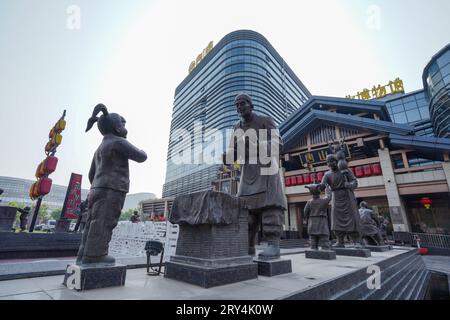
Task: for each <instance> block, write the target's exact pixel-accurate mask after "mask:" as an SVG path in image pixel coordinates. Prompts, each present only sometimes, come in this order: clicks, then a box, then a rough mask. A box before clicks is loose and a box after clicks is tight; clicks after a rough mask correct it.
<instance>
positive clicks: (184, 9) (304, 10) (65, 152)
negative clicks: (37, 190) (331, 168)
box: [0, 0, 450, 196]
mask: <svg viewBox="0 0 450 320" xmlns="http://www.w3.org/2000/svg"><path fill="white" fill-rule="evenodd" d="M448 12H450V2H449V1H448V0H430V1H421V0H395V1H392V0H389V1H387V0H383V1H377V0H374V1H365V0H358V1H356V0H348V1H345V0H336V1H333V0H329V1H325V0H323V1H299V0H295V1H282V0H278V1H262V0H256V1H248V0H245V1H243V0H239V1H235V0H227V1H213V0H208V1H206V0H205V1H187V0H184V1H168V0H155V1H150V0H133V1H123V0H72V1H66V0H40V1H37V0H34V1H33V0H0V119H1V133H2V139H1V146H0V150H1V156H0V175H4V176H12V177H20V178H26V179H33V178H34V172H35V169H36V166H37V165H38V163H39V162H40V161H42V160H43V159H44V157H45V156H44V151H43V149H44V146H45V143H46V141H47V135H48V131H49V130H50V128H51V127H52V126H53V124H54V122H55V121H56V120H57V119H58V118H59V117H60V116H61V114H62V112H63V110H64V109H66V110H67V118H66V119H67V130H66V131H65V132H64V134H63V142H62V145H61V146H60V148H59V149H58V153H57V156H58V157H59V160H60V162H59V166H58V169H57V171H56V172H55V173H54V174H52V175H51V178H52V179H53V181H54V183H57V184H63V185H67V184H68V182H69V178H70V173H71V172H75V173H80V174H83V175H84V182H83V187H84V188H89V183H88V181H87V173H88V170H89V166H90V163H91V159H92V155H93V153H94V152H95V149H96V148H97V146H98V145H99V143H100V142H101V138H102V137H101V135H100V133H99V132H98V130H96V129H95V130H91V131H90V132H88V133H85V132H84V130H85V127H86V121H87V119H88V118H89V116H90V114H91V112H92V109H93V107H94V106H95V105H96V104H97V103H99V102H102V103H104V104H106V105H107V107H108V108H109V109H110V111H111V112H117V113H120V114H121V115H123V116H124V117H125V118H126V119H127V128H128V131H129V135H128V139H129V141H130V142H132V143H133V144H135V145H136V146H137V147H139V148H141V149H144V150H145V151H146V152H147V154H148V156H149V159H148V160H147V161H146V162H145V163H143V164H134V163H133V164H132V165H131V167H130V171H131V172H130V176H131V190H130V191H131V192H132V193H135V192H152V193H155V194H156V195H158V196H160V195H161V192H162V185H163V183H164V178H165V170H166V163H165V160H166V156H167V144H168V139H169V128H170V119H171V114H172V107H173V97H174V91H175V87H176V86H177V85H178V84H179V83H180V82H181V81H182V80H183V79H184V77H186V76H187V74H188V67H189V63H190V62H191V61H192V60H194V58H195V57H196V56H197V55H198V54H199V53H200V52H201V51H202V50H203V48H205V47H206V46H207V44H208V43H209V41H211V40H212V41H213V42H214V44H216V43H218V42H219V41H220V39H221V38H222V37H223V36H225V35H226V34H227V33H229V32H232V31H235V30H239V29H251V30H254V31H257V32H259V33H261V34H262V35H264V36H265V37H266V38H267V39H268V40H269V42H271V43H272V45H273V46H274V47H275V49H276V50H277V51H278V52H279V53H280V55H281V56H282V57H283V58H284V59H285V61H286V62H287V64H289V65H290V67H291V68H292V69H293V70H294V72H295V73H296V74H297V76H298V77H299V78H300V79H301V80H302V82H303V83H304V84H305V86H306V87H307V88H308V89H309V90H310V91H311V92H312V94H314V95H329V96H337V97H344V96H346V95H347V94H356V92H357V91H358V90H361V89H363V88H365V87H368V88H372V86H373V85H375V84H386V83H388V82H389V80H391V79H392V80H393V79H395V78H396V77H400V78H402V79H403V80H404V82H405V88H406V90H407V91H413V90H417V89H421V88H422V80H421V78H422V71H423V68H424V67H425V65H426V63H427V62H428V61H429V60H430V58H431V56H432V55H433V54H434V53H436V52H437V51H438V50H439V49H441V48H442V47H444V46H445V45H446V44H447V43H448V42H449V41H450V19H448Z"/></svg>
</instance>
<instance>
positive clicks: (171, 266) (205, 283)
mask: <svg viewBox="0 0 450 320" xmlns="http://www.w3.org/2000/svg"><path fill="white" fill-rule="evenodd" d="M165 277H167V278H170V279H174V280H179V281H183V282H187V283H191V284H195V285H197V286H200V287H203V288H212V287H217V286H222V285H225V284H230V283H235V282H240V281H245V280H250V279H256V278H257V277H258V266H257V264H256V263H253V261H252V258H251V257H250V256H248V257H247V258H241V259H229V260H227V259H226V260H223V261H221V262H220V261H218V260H202V259H190V258H188V257H180V256H173V257H172V258H171V261H170V262H166V268H165Z"/></svg>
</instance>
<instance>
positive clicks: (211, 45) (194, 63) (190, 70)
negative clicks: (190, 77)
mask: <svg viewBox="0 0 450 320" xmlns="http://www.w3.org/2000/svg"><path fill="white" fill-rule="evenodd" d="M213 47H214V45H213V42H212V41H211V42H210V43H209V44H208V46H207V47H206V48H205V49H203V51H202V52H201V53H200V54H199V55H198V56H197V59H195V60H194V61H192V62H191V64H190V65H189V73H191V72H192V70H194V69H195V67H196V66H198V64H199V63H200V61H202V60H203V59H204V58H205V57H206V55H207V54H208V53H209V52H210V51H211V50H212V48H213Z"/></svg>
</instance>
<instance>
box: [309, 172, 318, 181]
mask: <svg viewBox="0 0 450 320" xmlns="http://www.w3.org/2000/svg"><path fill="white" fill-rule="evenodd" d="M309 178H310V179H311V182H312V183H316V182H317V173H315V172H314V173H311V174H310V176H309Z"/></svg>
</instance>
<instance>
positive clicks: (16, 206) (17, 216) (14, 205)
mask: <svg viewBox="0 0 450 320" xmlns="http://www.w3.org/2000/svg"><path fill="white" fill-rule="evenodd" d="M8 206H10V207H14V208H20V209H23V208H25V207H26V206H27V205H26V204H25V203H18V202H16V201H11V202H8ZM19 217H20V214H18V215H16V220H15V223H19V222H20V219H19Z"/></svg>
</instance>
